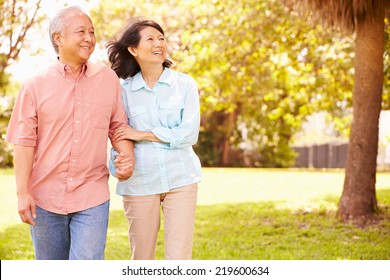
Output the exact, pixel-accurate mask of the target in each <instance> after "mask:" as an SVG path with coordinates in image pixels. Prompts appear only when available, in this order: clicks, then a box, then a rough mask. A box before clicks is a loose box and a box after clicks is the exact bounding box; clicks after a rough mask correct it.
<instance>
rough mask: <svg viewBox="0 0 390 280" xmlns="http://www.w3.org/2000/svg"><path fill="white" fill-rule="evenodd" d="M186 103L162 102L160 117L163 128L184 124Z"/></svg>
mask: <svg viewBox="0 0 390 280" xmlns="http://www.w3.org/2000/svg"><path fill="white" fill-rule="evenodd" d="M183 110H184V103H183V102H182V101H176V100H175V101H166V102H161V103H160V107H159V117H160V121H161V123H162V124H163V126H165V127H168V128H173V127H177V126H179V125H180V124H181V122H182V114H183Z"/></svg>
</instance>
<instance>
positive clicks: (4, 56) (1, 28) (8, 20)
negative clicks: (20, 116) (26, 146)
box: [0, 0, 42, 168]
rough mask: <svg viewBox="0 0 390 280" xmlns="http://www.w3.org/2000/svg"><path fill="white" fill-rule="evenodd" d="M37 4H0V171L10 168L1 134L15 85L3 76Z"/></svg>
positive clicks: (9, 150) (34, 17)
mask: <svg viewBox="0 0 390 280" xmlns="http://www.w3.org/2000/svg"><path fill="white" fill-rule="evenodd" d="M40 2H41V0H34V1H28V0H18V1H11V0H4V1H1V2H0V14H1V16H0V42H1V46H0V168H4V167H11V166H13V158H12V147H11V145H10V144H8V143H6V142H5V140H4V139H5V134H6V130H7V126H8V122H9V118H10V116H11V112H12V108H13V105H14V102H15V100H14V96H15V93H16V91H17V90H16V86H17V84H16V83H14V82H13V81H12V79H11V75H10V74H9V73H7V71H6V70H7V68H8V67H9V66H10V65H11V63H13V62H15V61H16V60H17V59H18V57H19V53H20V51H21V49H22V47H23V46H24V47H25V46H26V40H25V39H26V34H27V31H28V30H29V29H30V28H31V27H32V26H33V25H34V24H39V23H40V22H41V20H42V17H41V16H40V17H38V16H37V12H38V10H39V8H40Z"/></svg>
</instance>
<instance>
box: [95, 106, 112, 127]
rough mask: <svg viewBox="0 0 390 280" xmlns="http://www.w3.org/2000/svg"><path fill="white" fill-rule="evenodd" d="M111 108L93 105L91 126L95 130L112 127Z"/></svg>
mask: <svg viewBox="0 0 390 280" xmlns="http://www.w3.org/2000/svg"><path fill="white" fill-rule="evenodd" d="M111 111H112V110H111V106H110V105H101V104H97V103H91V125H92V127H94V128H100V129H108V128H109V127H110V119H111Z"/></svg>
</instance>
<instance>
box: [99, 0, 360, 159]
mask: <svg viewBox="0 0 390 280" xmlns="http://www.w3.org/2000/svg"><path fill="white" fill-rule="evenodd" d="M161 4H162V1H159V0H148V1H116V2H115V5H112V1H107V0H104V1H101V2H100V5H99V7H98V8H96V10H94V11H93V13H92V15H93V16H94V17H95V18H104V20H102V21H100V20H99V21H97V24H95V25H96V26H95V27H96V30H101V31H102V32H103V33H102V39H103V42H105V41H107V40H111V39H113V38H114V34H116V33H118V32H119V31H121V30H123V28H125V26H124V25H125V24H123V23H124V22H127V21H128V20H130V19H131V17H133V16H137V15H142V16H144V17H146V18H152V19H155V20H157V21H158V22H159V23H160V24H161V25H162V26H163V28H164V29H165V30H166V35H167V37H168V40H169V43H170V46H171V56H172V59H173V61H175V62H177V63H176V66H175V67H176V69H177V70H179V71H183V72H186V73H188V74H190V75H192V76H193V77H194V78H195V79H196V80H197V83H198V86H199V89H200V93H201V112H202V124H201V125H202V128H201V133H200V134H201V135H200V141H199V145H198V146H197V147H196V148H197V152H198V153H199V154H200V157H201V160H202V163H203V165H205V166H218V165H227V166H234V165H244V164H246V165H254V166H271V167H272V166H275V167H287V166H291V165H292V164H293V162H294V153H293V151H292V150H291V148H290V146H291V143H292V136H293V135H294V134H295V133H296V132H298V131H299V130H300V128H301V124H302V122H303V121H304V120H305V118H306V117H307V116H308V115H310V114H312V113H313V112H317V111H322V110H324V111H328V112H329V113H331V114H332V116H333V117H334V119H335V120H336V121H338V122H341V123H345V121H344V117H345V115H346V112H348V111H346V108H349V107H350V105H351V97H352V82H353V70H352V69H353V65H352V59H353V51H352V43H353V38H352V37H343V36H342V35H341V34H338V33H330V31H329V30H325V29H324V28H322V27H321V26H320V25H313V24H312V23H311V22H310V18H311V15H310V14H309V13H307V14H305V15H304V16H302V15H300V14H298V13H297V12H295V11H294V10H292V8H291V7H289V6H288V5H285V3H283V2H280V1H276V0H272V1H254V0H242V1H239V2H237V1H233V0H228V1H218V0H215V1H212V2H209V1H201V0H197V1H176V0H170V1H164V5H161ZM123 7H126V8H125V9H124V8H123ZM178 15H180V16H178ZM347 114H348V113H347ZM339 127H340V128H342V127H343V126H342V125H341V126H339ZM347 127H348V126H347ZM237 151H238V153H239V154H240V155H239V156H238V157H237V156H234V154H235V153H236V152H237Z"/></svg>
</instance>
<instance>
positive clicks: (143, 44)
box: [128, 26, 167, 65]
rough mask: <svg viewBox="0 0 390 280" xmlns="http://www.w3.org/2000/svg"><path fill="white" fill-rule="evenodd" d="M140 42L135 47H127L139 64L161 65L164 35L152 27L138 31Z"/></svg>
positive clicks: (163, 56)
mask: <svg viewBox="0 0 390 280" xmlns="http://www.w3.org/2000/svg"><path fill="white" fill-rule="evenodd" d="M140 37H141V39H140V42H139V44H138V46H137V47H129V48H128V50H129V52H130V53H131V54H132V55H133V56H134V57H135V59H136V60H137V62H138V63H140V64H145V63H148V64H156V65H157V64H158V65H162V63H163V62H164V60H165V59H166V50H167V43H166V40H165V37H164V35H163V34H162V33H161V32H160V31H158V30H157V29H155V28H153V27H149V26H148V27H145V28H144V29H142V30H141V31H140Z"/></svg>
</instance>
